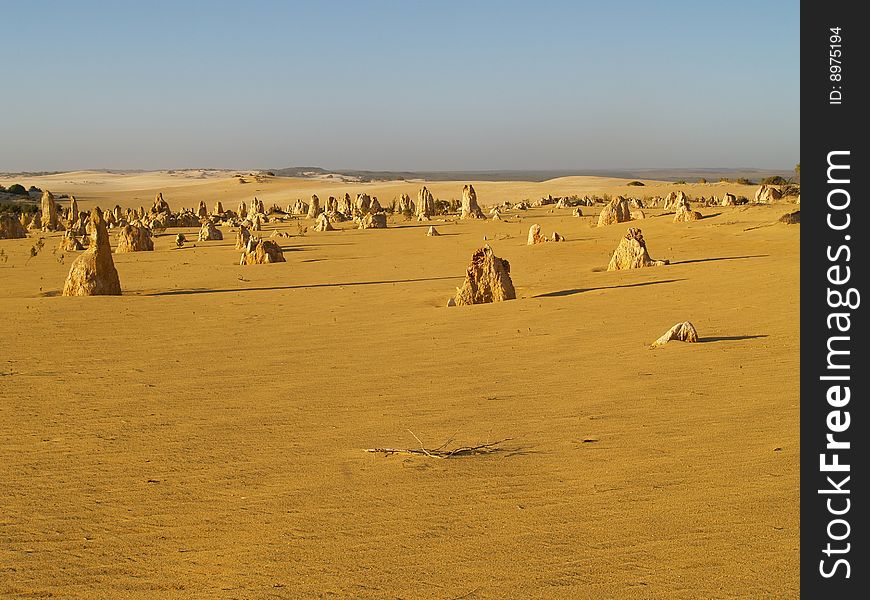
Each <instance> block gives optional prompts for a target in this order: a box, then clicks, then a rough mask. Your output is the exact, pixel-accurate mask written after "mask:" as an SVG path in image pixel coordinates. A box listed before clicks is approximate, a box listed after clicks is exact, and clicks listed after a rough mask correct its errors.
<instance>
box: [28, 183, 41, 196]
mask: <svg viewBox="0 0 870 600" xmlns="http://www.w3.org/2000/svg"><path fill="white" fill-rule="evenodd" d="M27 191H28V192H30V193H31V194H41V193H42V190H41V189H39V188H38V187H36V186H35V185H31V186H30V189H28V190H27Z"/></svg>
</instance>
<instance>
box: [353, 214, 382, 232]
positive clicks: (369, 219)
mask: <svg viewBox="0 0 870 600" xmlns="http://www.w3.org/2000/svg"><path fill="white" fill-rule="evenodd" d="M386 228H387V215H386V214H384V213H382V212H381V213H368V214H367V215H365V216H364V217H363V218H361V219H360V220H359V229H386Z"/></svg>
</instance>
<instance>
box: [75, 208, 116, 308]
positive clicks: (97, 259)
mask: <svg viewBox="0 0 870 600" xmlns="http://www.w3.org/2000/svg"><path fill="white" fill-rule="evenodd" d="M90 228H91V243H90V246H89V247H88V249H87V250H85V251H84V252H83V253H82V254H81V255H80V256H79V257H78V258H76V259H75V261H73V264H72V266H71V267H70V270H69V275H68V276H67V278H66V282H65V283H64V286H63V295H64V296H120V295H121V281H120V280H119V279H118V271H117V269H115V262H114V261H113V260H112V247H111V245H110V243H109V230H108V229H107V228H106V222H105V221H104V220H103V211H101V210H100V209H99V208H94V210H92V211H91V216H90Z"/></svg>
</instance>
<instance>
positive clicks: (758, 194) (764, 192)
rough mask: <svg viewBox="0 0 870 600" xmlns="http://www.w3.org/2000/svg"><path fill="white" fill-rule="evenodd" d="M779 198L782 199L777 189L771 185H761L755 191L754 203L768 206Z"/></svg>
mask: <svg viewBox="0 0 870 600" xmlns="http://www.w3.org/2000/svg"><path fill="white" fill-rule="evenodd" d="M780 198H782V192H780V191H779V188H777V187H774V186H772V185H762V186H761V187H759V188H758V189H757V190H756V191H755V202H756V203H757V204H770V203H771V202H773V201H775V200H779V199H780Z"/></svg>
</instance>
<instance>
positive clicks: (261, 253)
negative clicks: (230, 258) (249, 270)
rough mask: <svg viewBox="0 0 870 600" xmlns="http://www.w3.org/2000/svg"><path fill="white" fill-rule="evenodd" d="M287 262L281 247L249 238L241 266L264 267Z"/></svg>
mask: <svg viewBox="0 0 870 600" xmlns="http://www.w3.org/2000/svg"><path fill="white" fill-rule="evenodd" d="M279 262H287V261H286V260H285V258H284V252H283V251H282V250H281V246H279V245H278V244H276V243H275V242H273V241H272V240H258V239H256V238H253V237H252V238H251V239H250V240H248V245H247V246H246V248H245V252H244V253H243V254H242V259H241V262H240V263H239V264H241V265H264V264H267V263H279Z"/></svg>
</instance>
